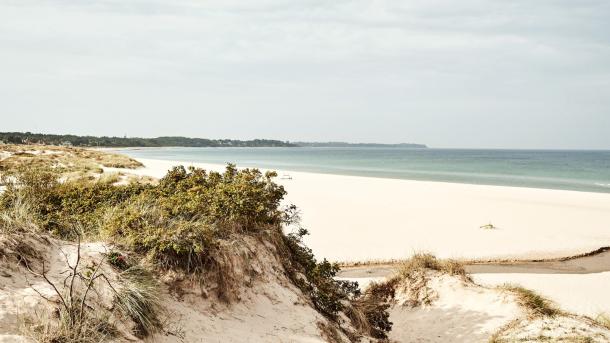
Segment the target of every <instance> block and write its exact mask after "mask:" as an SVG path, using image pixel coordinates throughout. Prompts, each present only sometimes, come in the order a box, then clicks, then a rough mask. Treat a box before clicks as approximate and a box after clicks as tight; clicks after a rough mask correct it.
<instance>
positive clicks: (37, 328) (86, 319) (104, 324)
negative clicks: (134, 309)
mask: <svg viewBox="0 0 610 343" xmlns="http://www.w3.org/2000/svg"><path fill="white" fill-rule="evenodd" d="M85 313H86V314H85V315H83V316H82V318H81V319H80V320H79V321H78V323H74V322H72V321H71V320H70V319H69V318H70V315H69V314H68V313H66V311H65V310H63V309H60V310H59V311H58V312H56V313H55V315H58V316H59V321H58V320H56V319H54V318H52V316H51V315H50V314H49V313H47V314H45V315H39V316H36V317H29V318H26V319H24V323H23V328H22V330H23V331H24V333H25V334H26V335H27V336H29V338H31V339H32V340H33V341H34V342H37V343H100V342H106V341H109V340H111V339H112V338H114V337H116V336H117V335H118V331H117V329H116V328H115V326H114V325H112V324H111V322H110V318H109V317H108V316H107V315H100V316H94V315H93V314H91V313H89V312H85Z"/></svg>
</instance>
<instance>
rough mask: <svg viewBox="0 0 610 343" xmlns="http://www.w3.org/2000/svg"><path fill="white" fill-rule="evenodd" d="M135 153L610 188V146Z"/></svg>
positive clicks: (132, 152) (138, 152)
mask: <svg viewBox="0 0 610 343" xmlns="http://www.w3.org/2000/svg"><path fill="white" fill-rule="evenodd" d="M115 151H117V152H120V153H123V154H126V155H128V156H131V157H134V158H146V159H159V160H173V161H188V162H201V163H220V164H226V163H234V164H236V165H237V166H238V167H258V168H265V169H278V170H288V171H303V172H314V173H325V174H339V175H356V176H366V177H380V178H393V179H406V180H425V181H441V182H457V183H466V184H477V185H499V186H517V187H531V188H545V189H561V190H571V191H583V192H600V193H610V151H601V150H595V151H584V150H491V149H433V148H427V149H413V148H399V147H390V148H388V147H347V148H343V147H342V148H338V147H315V148H314V147H296V148H295V147H286V148H227V147H223V148H184V147H167V148H128V149H116V150H115Z"/></svg>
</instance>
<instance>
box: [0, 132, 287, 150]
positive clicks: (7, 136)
mask: <svg viewBox="0 0 610 343" xmlns="http://www.w3.org/2000/svg"><path fill="white" fill-rule="evenodd" d="M0 142H3V143H7V144H9V143H10V144H46V145H67V146H81V147H96V146H100V147H166V146H179V147H295V146H297V145H296V144H293V143H289V142H282V141H278V140H269V139H253V140H248V141H241V140H234V139H205V138H188V137H157V138H137V137H134V138H131V137H130V138H127V137H94V136H76V135H50V134H42V133H31V132H0Z"/></svg>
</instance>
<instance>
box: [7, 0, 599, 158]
mask: <svg viewBox="0 0 610 343" xmlns="http://www.w3.org/2000/svg"><path fill="white" fill-rule="evenodd" d="M609 18H610V1H608V0H580V1H574V0H536V1H532V0H516V1H505V0H495V1H494V0H487V1H482V0H460V1H446V0H421V1H419V0H418V1H412V0H396V1H390V0H387V1H377V0H369V1H359V0H353V1H344V0H332V1H328V0H324V1H322V0H285V1H279V0H243V1H233V0H219V1H215V0H184V1H180V0H98V1H95V0H92V1H82V0H55V1H54V0H2V1H0V131H32V132H44V133H60V134H61V133H73V134H88V135H111V136H115V135H116V136H123V135H127V136H130V137H136V136H138V137H155V136H168V135H181V136H190V137H205V138H234V139H252V138H268V139H281V140H290V141H349V142H383V143H398V142H415V143H424V144H428V145H429V146H431V147H448V148H537V149H549V148H557V149H610V19H609Z"/></svg>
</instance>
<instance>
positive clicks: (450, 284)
mask: <svg viewBox="0 0 610 343" xmlns="http://www.w3.org/2000/svg"><path fill="white" fill-rule="evenodd" d="M428 287H430V292H431V293H432V294H431V297H432V298H433V300H432V303H431V304H430V305H421V306H417V307H410V306H408V305H406V304H405V303H406V302H408V299H409V295H408V294H405V293H404V292H402V291H400V288H399V290H398V291H397V294H396V295H397V303H396V304H395V305H393V306H392V307H391V308H390V310H389V312H390V321H392V322H393V323H394V325H393V327H392V331H391V332H390V339H391V340H393V341H396V342H404V343H407V342H436V343H445V342H455V343H457V342H460V343H474V342H488V341H489V337H490V336H491V335H492V334H494V333H495V332H496V331H498V330H499V329H500V328H501V327H503V326H504V325H506V324H508V323H509V322H511V321H513V320H515V319H517V318H519V317H523V316H524V312H523V310H522V309H521V307H520V306H519V305H518V304H517V302H516V301H515V297H514V296H512V295H510V294H508V293H506V292H501V291H498V290H495V289H488V288H484V287H480V286H477V285H473V284H471V283H467V282H464V281H462V280H459V279H458V278H456V277H451V276H448V275H436V276H432V277H431V278H430V280H429V281H428Z"/></svg>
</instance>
